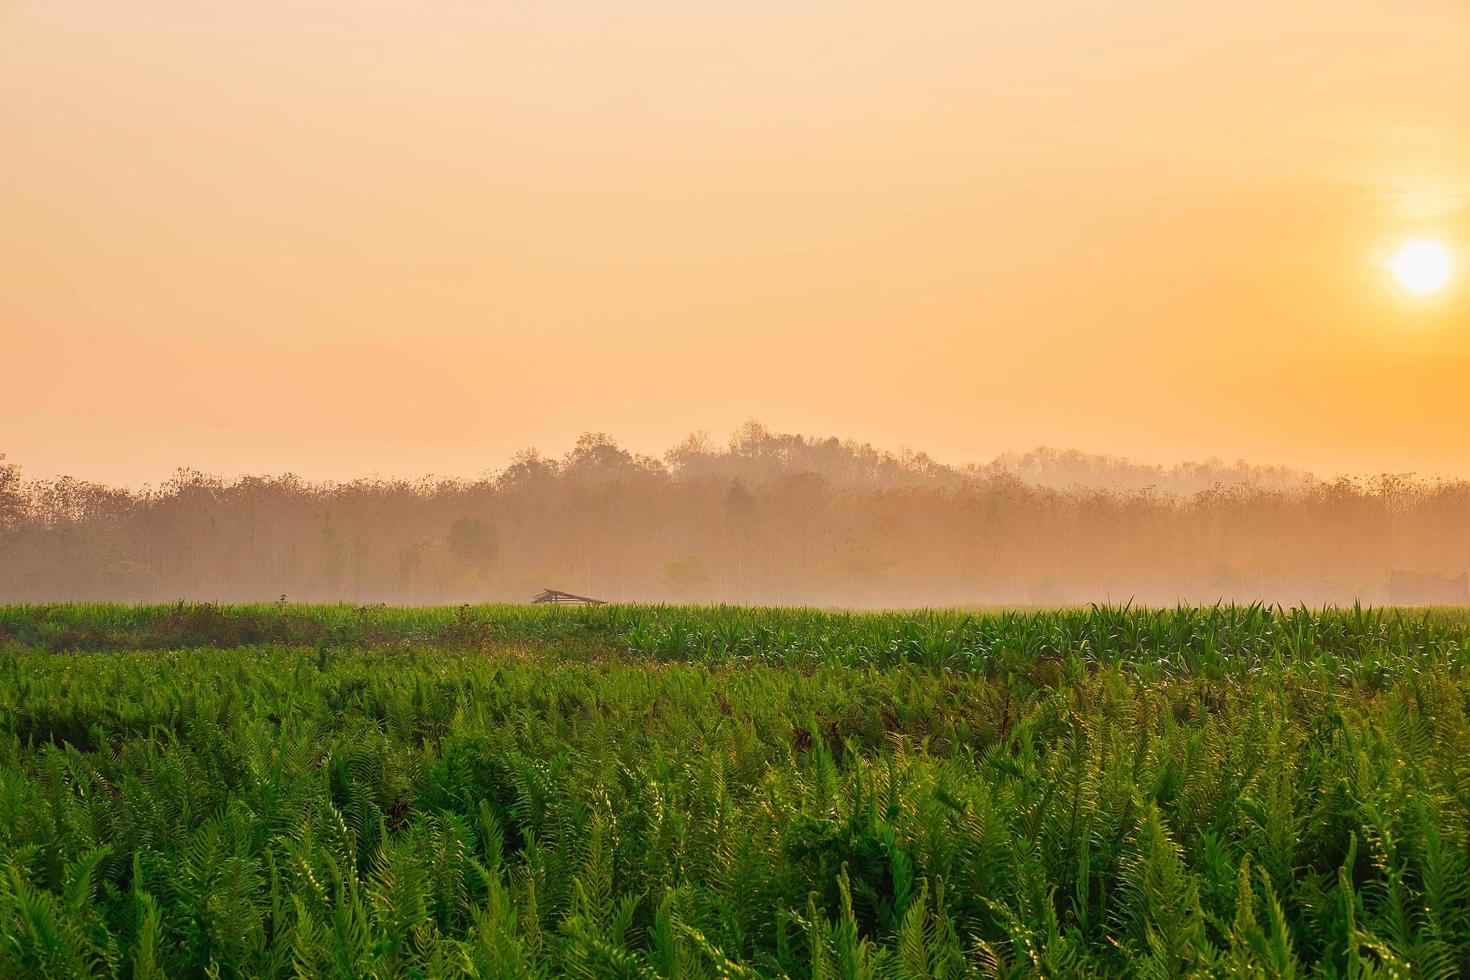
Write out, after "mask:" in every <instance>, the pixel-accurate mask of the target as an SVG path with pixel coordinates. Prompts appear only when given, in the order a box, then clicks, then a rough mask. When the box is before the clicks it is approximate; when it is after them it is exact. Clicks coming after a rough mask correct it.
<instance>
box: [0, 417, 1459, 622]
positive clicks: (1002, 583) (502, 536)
mask: <svg viewBox="0 0 1470 980" xmlns="http://www.w3.org/2000/svg"><path fill="white" fill-rule="evenodd" d="M1467 566H1470V483H1466V482H1464V481H1431V480H1421V479H1416V478H1414V477H1410V476H1400V475H1383V476H1377V477H1372V478H1364V479H1348V478H1339V479H1335V480H1329V481H1323V480H1318V479H1315V478H1313V477H1312V476H1310V475H1308V474H1305V473H1300V472H1297V471H1293V470H1290V469H1288V468H1284V467H1259V466H1251V465H1248V464H1245V463H1241V462H1237V463H1224V462H1221V461H1218V460H1212V461H1208V462H1204V463H1187V464H1181V465H1177V466H1173V467H1161V466H1152V465H1146V464H1141V463H1136V462H1131V461H1128V460H1123V459H1118V458H1114V457H1104V456H1096V455H1090V454H1087V453H1082V452H1078V451H1071V450H1052V449H1037V450H1033V451H1031V452H1028V453H1024V454H1014V453H1013V454H1006V455H1003V456H1000V457H997V458H996V459H994V460H992V461H990V462H988V463H984V464H973V465H968V466H954V465H947V464H944V463H941V462H939V461H936V460H934V459H932V458H931V457H929V456H927V455H926V454H924V453H921V452H911V451H907V450H905V451H899V452H892V451H886V450H882V449H876V448H874V447H872V446H870V445H867V444H862V443H857V442H853V441H850V440H839V439H835V438H812V437H805V436H800V435H792V434H782V433H776V432H772V431H770V430H768V429H766V428H765V427H763V426H761V425H760V424H758V423H755V422H751V423H747V424H746V425H745V426H744V427H742V428H741V429H740V430H738V431H737V432H736V433H735V434H734V435H733V436H732V437H731V439H730V440H729V441H728V443H726V444H723V445H720V444H717V443H716V442H714V441H713V440H711V439H710V438H709V437H708V436H706V435H703V434H698V435H693V436H690V437H689V438H687V439H685V440H684V441H683V442H681V443H679V444H678V445H677V446H675V447H673V448H672V449H670V450H669V451H667V452H666V453H664V454H663V456H662V457H661V458H654V457H649V456H643V455H638V454H635V453H632V452H629V451H627V450H625V449H623V448H621V447H620V446H619V445H618V444H617V442H616V441H615V440H614V439H612V438H611V437H609V436H607V435H605V434H602V433H588V434H586V435H584V436H582V437H581V439H579V440H578V441H577V443H576V445H575V446H574V447H572V449H571V450H570V451H568V452H567V453H565V454H564V455H563V456H561V457H548V456H543V455H541V454H540V453H538V452H536V451H534V450H528V451H526V452H523V453H520V454H518V455H517V456H516V457H515V458H514V459H513V460H511V461H510V462H509V464H508V465H506V466H505V467H503V468H502V469H500V470H499V471H495V472H491V473H487V474H486V475H485V476H483V477H480V478H477V479H469V480H465V479H435V478H425V479H421V480H416V481H409V480H394V479H371V480H369V479H364V480H357V481H353V482H350V483H317V482H311V481H307V480H304V479H301V478H298V477H295V476H291V475H284V476H249V477H243V478H239V479H222V478H219V477H215V476H210V475H207V474H204V473H200V472H196V471H192V470H180V471H179V472H178V473H177V474H175V476H174V477H173V478H171V479H170V480H168V481H167V482H165V483H163V484H162V485H160V486H156V487H144V488H142V489H128V488H119V487H110V486H103V485H98V484H93V483H87V482H83V481H78V480H74V479H71V478H60V479H53V480H35V479H27V478H25V476H24V474H23V471H22V470H21V468H20V466H19V465H17V463H16V461H6V460H5V459H4V458H3V457H0V601H6V602H49V601H62V600H90V599H110V600H126V601H138V602H142V601H171V600H175V599H203V600H220V601H249V600H262V599H276V598H278V597H280V596H283V595H284V596H288V597H289V598H290V599H291V600H293V601H339V600H340V601H349V602H358V603H368V602H393V603H446V602H475V601H499V600H510V601H520V600H524V599H526V598H528V597H529V596H530V595H531V594H533V593H534V592H536V591H538V590H539V589H541V588H543V587H547V586H551V587H555V588H560V589H565V590H568V591H573V592H578V593H582V594H590V595H595V596H599V597H602V598H606V599H609V600H615V601H617V600H621V601H678V602H738V603H757V604H784V605H794V604H810V605H840V606H857V607H863V606H937V605H966V604H1045V605H1055V604H1059V603H1081V602H1093V601H1097V602H1114V603H1118V602H1126V601H1130V600H1131V601H1134V602H1141V603H1149V604H1167V603H1174V602H1177V601H1194V602H1211V601H1216V600H1221V599H1224V600H1239V601H1254V600H1257V599H1264V600H1267V601H1271V602H1282V603H1297V602H1305V603H1309V604H1328V603H1348V602H1352V601H1354V600H1363V601H1366V602H1386V601H1389V600H1390V599H1394V598H1397V599H1398V600H1399V601H1403V600H1404V597H1403V596H1397V597H1395V596H1392V595H1391V594H1390V591H1389V583H1390V573H1391V571H1392V570H1394V569H1406V570H1413V571H1414V572H1416V573H1420V574H1422V575H1425V576H1428V577H1429V579H1430V580H1432V579H1433V578H1434V577H1435V576H1457V575H1459V574H1461V573H1463V572H1464V571H1465V569H1466V567H1467ZM1408 598H1409V599H1410V601H1412V599H1413V597H1412V596H1410V597H1408Z"/></svg>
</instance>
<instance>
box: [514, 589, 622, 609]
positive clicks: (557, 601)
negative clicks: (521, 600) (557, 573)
mask: <svg viewBox="0 0 1470 980" xmlns="http://www.w3.org/2000/svg"><path fill="white" fill-rule="evenodd" d="M548 604H551V605H558V606H601V605H605V603H604V602H603V601H602V600H601V599H589V598H588V597H587V596H584V595H572V594H571V593H570V592H560V591H558V590H556V589H543V590H542V591H541V594H540V595H538V596H536V597H534V598H533V599H532V600H531V605H533V606H544V605H548Z"/></svg>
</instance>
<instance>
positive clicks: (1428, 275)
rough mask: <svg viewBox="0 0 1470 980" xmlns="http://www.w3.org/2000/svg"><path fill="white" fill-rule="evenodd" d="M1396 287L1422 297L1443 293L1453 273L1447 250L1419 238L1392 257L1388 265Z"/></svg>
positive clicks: (1452, 262) (1438, 244) (1428, 240)
mask: <svg viewBox="0 0 1470 980" xmlns="http://www.w3.org/2000/svg"><path fill="white" fill-rule="evenodd" d="M1389 267H1390V268H1391V269H1393V274H1394V275H1395V276H1396V277H1397V278H1398V281H1399V285H1401V286H1403V287H1404V288H1405V289H1407V290H1408V291H1409V292H1411V293H1417V294H1419V295H1421V296H1422V295H1425V294H1427V293H1433V292H1436V291H1438V290H1439V289H1442V288H1443V287H1444V285H1445V283H1447V282H1449V281H1450V277H1451V276H1453V275H1454V272H1455V262H1454V259H1453V258H1452V257H1451V256H1450V250H1449V249H1447V248H1445V247H1444V246H1443V245H1442V244H1440V243H1439V242H1436V241H1431V240H1430V239H1427V238H1421V239H1418V240H1416V241H1412V242H1409V243H1407V244H1406V245H1404V246H1403V247H1402V248H1400V249H1399V250H1398V251H1397V252H1396V253H1394V257H1393V261H1391V262H1390V263H1389Z"/></svg>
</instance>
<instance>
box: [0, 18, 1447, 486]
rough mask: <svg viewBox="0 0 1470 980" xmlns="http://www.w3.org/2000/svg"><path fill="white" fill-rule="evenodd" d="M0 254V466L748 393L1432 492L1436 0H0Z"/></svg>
mask: <svg viewBox="0 0 1470 980" xmlns="http://www.w3.org/2000/svg"><path fill="white" fill-rule="evenodd" d="M1417 237H1431V238H1435V239H1439V240H1441V241H1443V242H1444V243H1445V244H1446V245H1448V246H1450V247H1451V249H1452V250H1454V251H1455V252H1456V253H1457V258H1458V260H1459V263H1460V269H1459V274H1458V277H1457V279H1456V280H1455V281H1453V282H1452V283H1451V284H1450V286H1449V287H1448V288H1447V289H1446V290H1444V291H1443V292H1442V293H1440V294H1437V295H1436V296H1434V297H1431V298H1414V297H1411V296H1410V295H1409V294H1408V293H1406V292H1404V291H1403V290H1402V289H1401V288H1399V287H1398V285H1397V283H1396V282H1394V280H1393V278H1392V276H1391V274H1390V273H1389V272H1388V270H1387V265H1386V263H1387V261H1388V258H1389V256H1390V255H1391V254H1392V252H1393V251H1394V250H1395V249H1396V248H1397V247H1398V246H1399V245H1400V244H1402V243H1403V242H1404V241H1405V240H1408V239H1412V238H1417ZM0 277H3V278H0V340H3V344H0V452H4V453H7V454H8V455H9V456H10V458H11V460H12V461H13V462H18V463H20V464H21V465H22V466H23V467H24V470H25V472H26V473H28V474H31V475H35V476H41V475H51V474H57V473H70V474H73V475H76V476H81V477H87V478H92V479H100V480H107V481H126V482H133V483H140V482H144V481H152V482H156V481H158V480H159V479H161V478H164V477H166V476H167V475H168V474H169V473H170V472H171V471H172V470H173V469H174V468H175V467H177V466H179V465H185V464H186V465H191V466H195V467H198V468H201V469H205V470H209V471H214V472H220V473H226V474H233V473H238V472H241V471H254V472H282V471H287V470H289V471H295V472H299V473H303V474H305V475H308V476H315V477H337V478H340V477H351V476H355V475H361V474H367V473H372V472H375V471H376V472H379V473H383V474H401V475H418V474H422V473H426V472H434V473H440V474H464V475H469V474H475V473H479V472H481V471H483V470H485V469H487V468H493V467H498V466H499V465H501V464H502V463H503V462H504V461H505V460H506V458H507V457H508V456H509V455H510V454H511V453H512V452H513V451H515V450H517V449H520V448H524V447H527V446H532V445H534V446H538V447H540V448H541V449H542V450H543V451H547V452H552V453H560V452H562V451H564V450H565V449H566V448H568V447H569V445H570V444H571V442H572V441H573V440H574V439H575V437H576V435H577V434H578V433H579V432H581V431H583V430H585V429H600V430H606V431H608V432H610V433H612V434H614V435H615V436H617V437H618V438H619V439H620V440H621V441H622V442H623V443H624V444H625V445H627V446H629V447H631V448H634V449H638V450H642V451H655V450H661V449H663V448H665V447H666V446H668V445H669V444H671V443H672V442H674V441H675V440H677V439H678V438H679V437H681V436H682V435H684V434H686V433H688V432H690V431H692V430H695V429H707V430H709V431H711V432H712V433H713V434H715V436H716V437H717V438H723V437H724V435H726V434H727V433H728V432H729V431H730V430H732V429H734V428H735V427H736V426H737V425H738V424H739V423H740V422H742V421H743V420H744V419H746V418H749V417H756V418H759V419H761V420H762V421H764V422H765V423H766V424H767V425H769V426H771V427H772V428H775V429H779V430H783V431H800V432H808V433H821V434H828V433H835V434H840V435H850V436H855V437H858V438H861V439H867V440H871V441H873V442H875V443H878V444H881V445H885V446H889V447H898V446H903V445H906V446H910V447H914V448H920V449H926V450H929V451H931V452H932V453H934V454H935V455H937V456H938V457H940V458H942V459H946V460H950V461H965V460H973V459H984V458H988V457H990V456H992V455H994V454H995V453H997V452H999V451H1001V450H1005V449H1012V448H1015V449H1025V448H1029V447H1031V446H1034V445H1037V444H1048V445H1057V446H1067V447H1078V448H1083V449H1088V450H1094V451H1105V452H1115V453H1122V454H1125V455H1130V456H1134V457H1138V458H1142V459H1146V460H1151V461H1173V460H1177V459H1184V458H1198V457H1202V456H1208V455H1212V454H1218V455H1223V456H1226V457H1236V456H1245V457H1247V458H1250V459H1252V460H1255V461H1258V462H1283V463H1289V464H1294V465H1298V466H1303V467H1306V468H1310V469H1314V470H1316V471H1318V472H1319V473H1325V472H1333V471H1344V470H1346V471H1354V472H1358V471H1365V470H1367V471H1377V470H1385V469H1388V470H1395V471H1406V470H1415V471H1418V472H1420V473H1423V474H1431V473H1442V474H1449V473H1453V474H1459V475H1465V476H1470V5H1467V4H1466V3H1465V2H1464V0H1408V2H1405V3H1399V4H1388V3H1384V2H1382V0H1371V2H1369V0H1274V2H1255V0H1228V2H1224V0H1222V2H1217V3H1209V4H1200V3H1180V2H1178V0H1122V2H1120V0H1106V2H1103V0H1095V2H1071V3H1060V2H1047V0H1040V2H1027V3H1010V2H1008V3H981V2H975V0H966V2H954V3H949V2H935V3H896V2H893V0H883V2H866V0H855V2H844V3H836V2H814V0H779V2H778V0H683V2H679V3H673V2H664V3H649V2H621V3H610V2H607V0H538V2H532V3H526V2H518V3H501V2H488V0H477V2H441V3H407V2H402V3H386V2H363V0H354V2H351V3H347V2H341V0H313V2H310V3H299V2H285V0H282V2H272V3H261V2H247V0H236V2H232V3H199V2H197V0H189V2H183V0H180V2H158V0H133V2H128V3H118V2H115V0H114V2H106V3H104V2H95V3H81V2H74V0H37V2H26V0H20V2H17V0H0Z"/></svg>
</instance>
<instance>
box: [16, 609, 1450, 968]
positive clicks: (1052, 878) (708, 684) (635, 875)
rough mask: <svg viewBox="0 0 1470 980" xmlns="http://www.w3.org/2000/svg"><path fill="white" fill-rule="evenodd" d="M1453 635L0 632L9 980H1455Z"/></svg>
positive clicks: (1225, 626) (1143, 630)
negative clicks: (1302, 979) (971, 979)
mask: <svg viewBox="0 0 1470 980" xmlns="http://www.w3.org/2000/svg"><path fill="white" fill-rule="evenodd" d="M1467 667H1470V616H1467V615H1466V614H1465V613H1464V612H1463V611H1461V612H1455V611H1449V610H1440V611H1432V612H1423V611H1417V612H1409V611H1404V612H1396V611H1379V610H1368V609H1356V608H1355V609H1345V610H1338V611H1326V612H1311V611H1307V610H1280V609H1268V608H1262V607H1219V608H1203V609H1201V608H1181V609H1177V610H1159V611H1150V610H1142V609H1116V608H1112V609H1109V608H1094V609H1089V610H1077V611H1060V612H1030V613H1026V612H996V613H971V614H966V613H913V614H897V613H895V614H882V615H849V614H839V613H821V612H808V611H778V610H752V609H739V608H718V609H692V608H673V607H602V608H580V609H543V608H529V607H463V608H458V609H456V608H436V609H394V608H382V607H367V608H356V607H349V606H323V607H304V606H288V605H280V606H233V607H213V606H160V607H139V608H129V607H121V606H51V607H40V606H33V607H9V608H3V607H0V736H3V741H0V756H3V757H0V843H3V862H4V867H3V868H0V976H4V977H12V976H53V977H82V976H117V977H134V978H144V977H190V976H221V977H227V976H267V977H277V976H292V975H300V976H324V977H328V976H342V977H348V976H372V975H376V976H384V977H386V976H424V977H429V976H481V977H537V976H547V977H550V976H564V975H572V976H595V977H758V976H760V977H779V976H790V977H819V978H827V977H843V978H848V977H853V978H856V977H904V978H908V977H914V978H917V977H964V976H985V977H1008V976H1035V975H1039V976H1073V975H1079V976H1080V975H1087V976H1092V975H1105V976H1118V977H1124V976H1144V977H1174V976H1261V977H1288V976H1305V975H1310V974H1314V973H1321V974H1324V975H1328V976H1344V977H1362V976H1370V975H1371V976H1405V977H1408V976H1413V977H1450V976H1458V975H1466V974H1470V717H1467V707H1470V674H1467Z"/></svg>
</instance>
